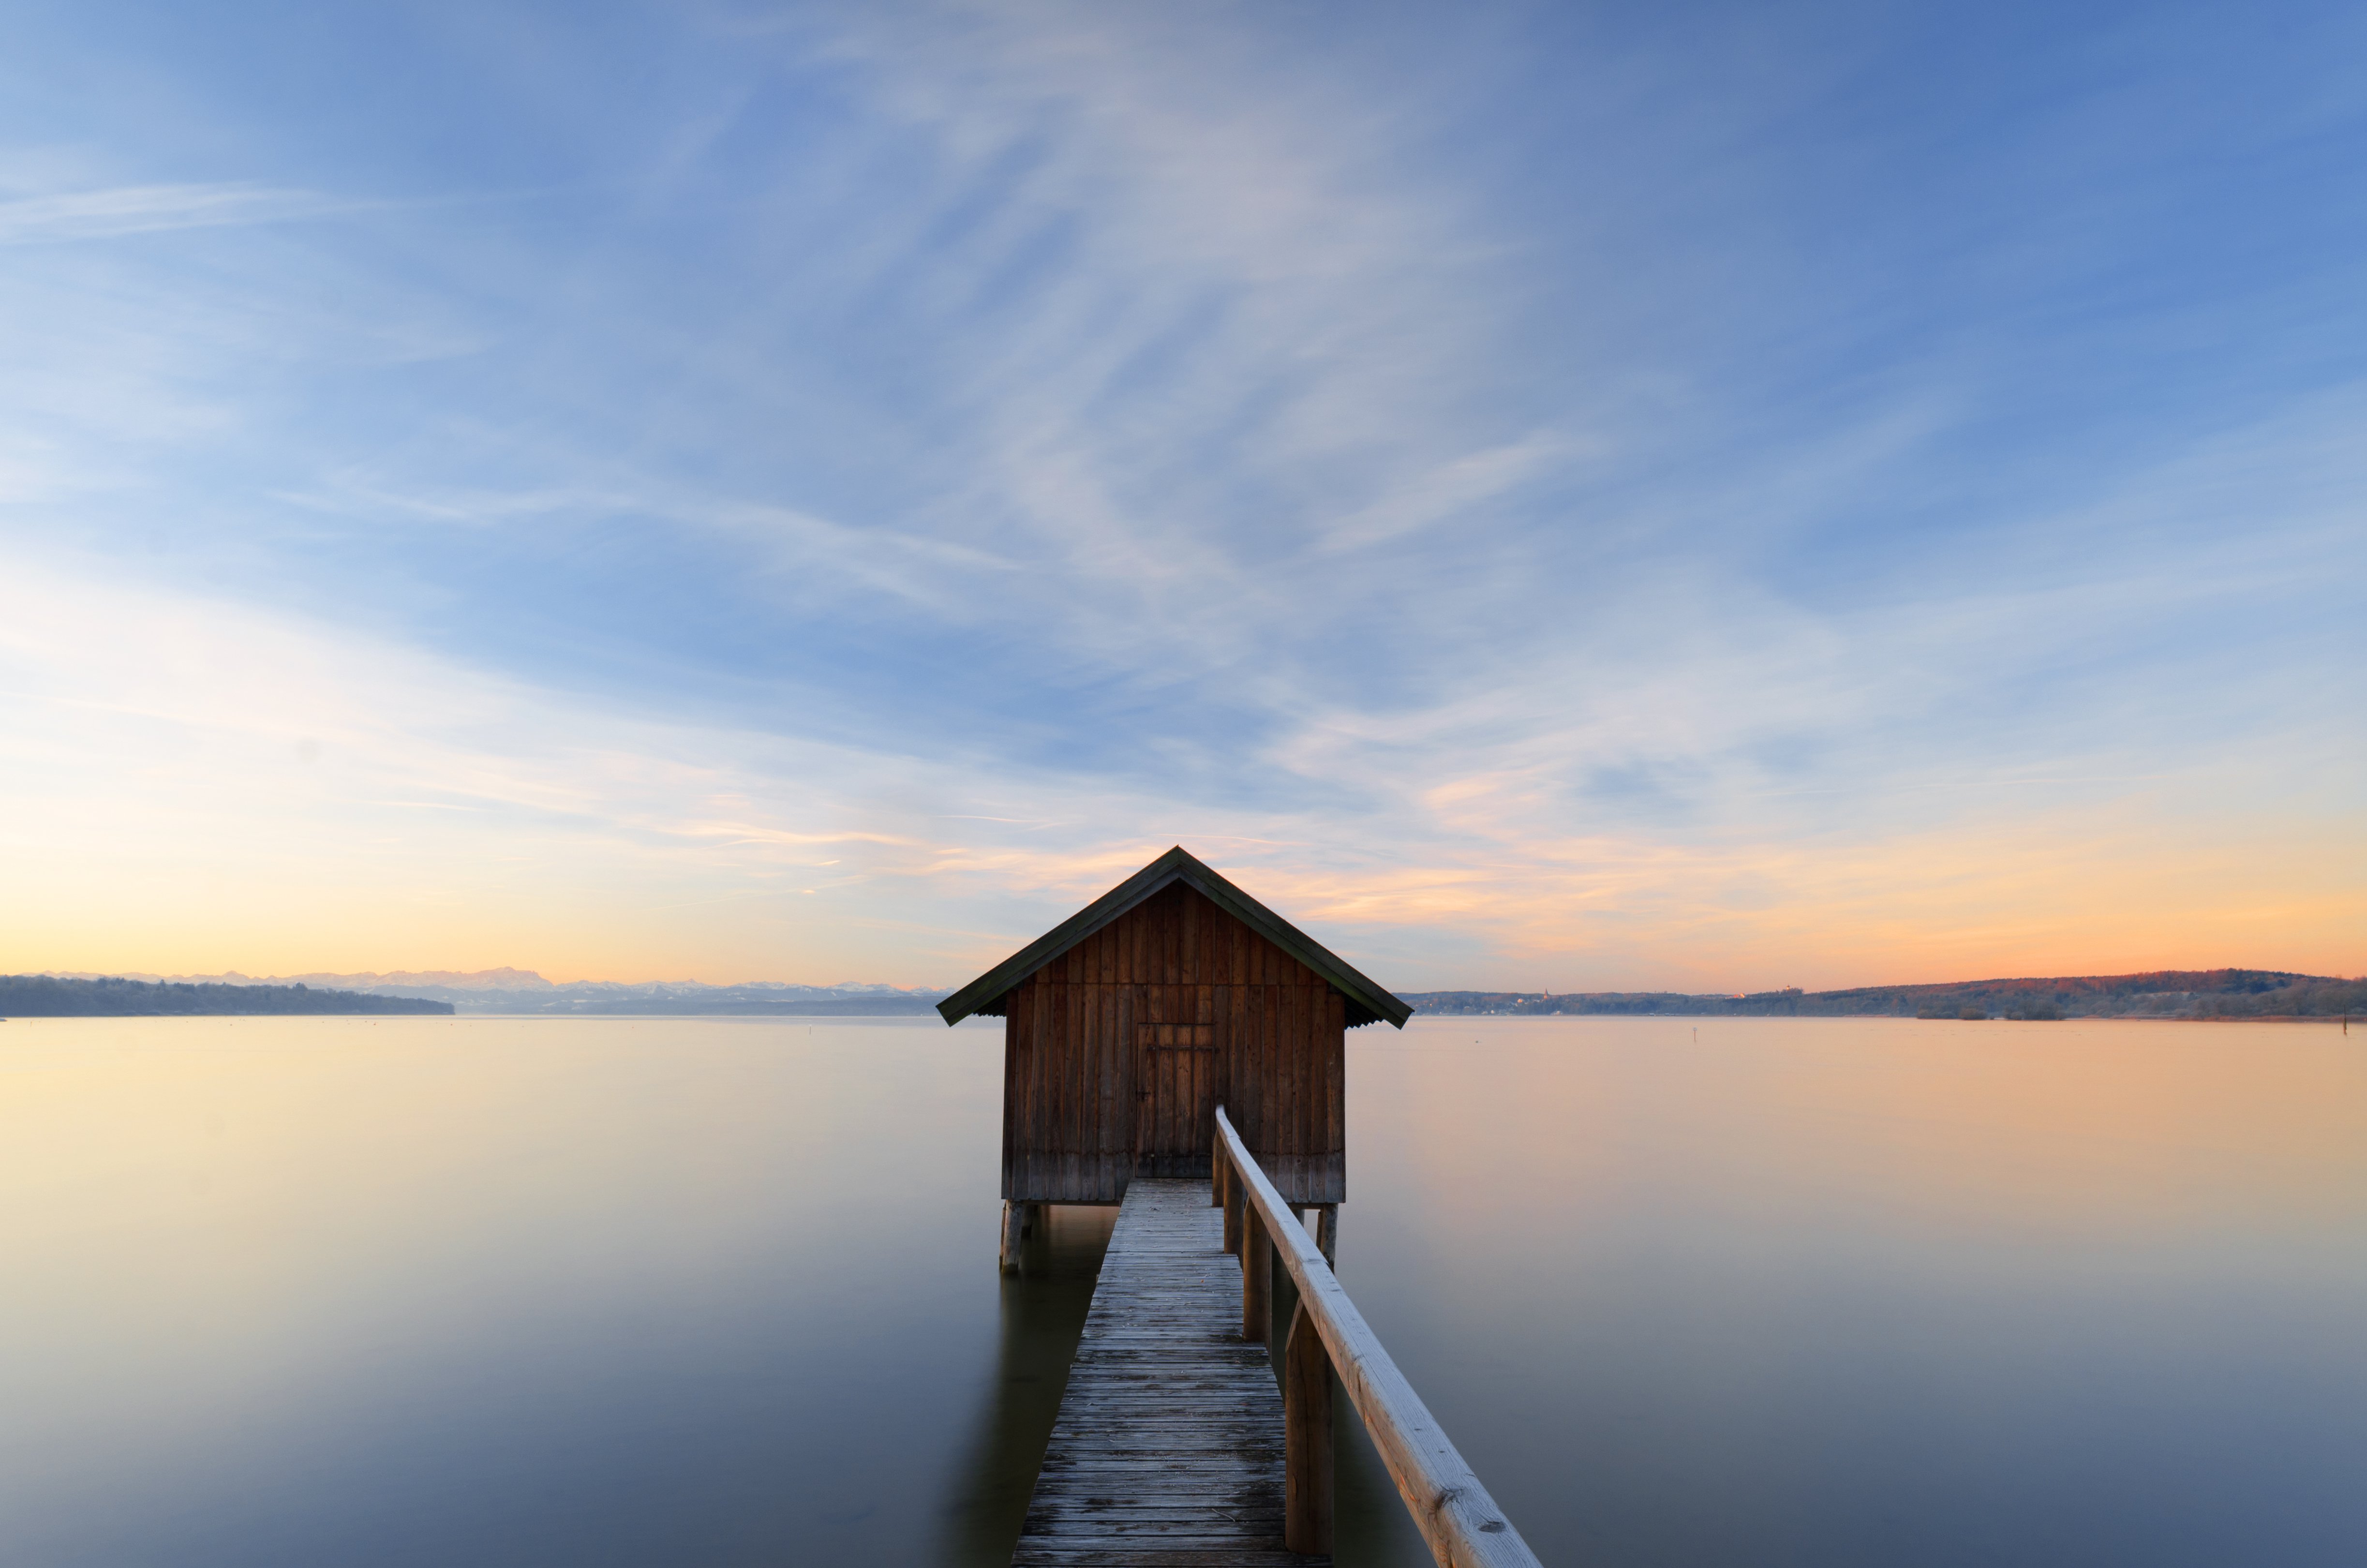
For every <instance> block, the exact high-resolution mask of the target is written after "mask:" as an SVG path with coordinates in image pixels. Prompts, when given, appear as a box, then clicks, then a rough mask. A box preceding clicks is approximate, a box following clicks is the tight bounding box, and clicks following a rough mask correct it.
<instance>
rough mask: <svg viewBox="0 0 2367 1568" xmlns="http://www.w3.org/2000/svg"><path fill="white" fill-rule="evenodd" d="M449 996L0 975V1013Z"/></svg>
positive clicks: (137, 1013) (118, 1014) (191, 1011)
mask: <svg viewBox="0 0 2367 1568" xmlns="http://www.w3.org/2000/svg"><path fill="white" fill-rule="evenodd" d="M451 1011H452V1004H451V1003H449V1002H430V1001H425V1000H423V999H420V998H417V997H412V996H368V995H364V994H362V993H360V992H358V991H315V990H313V989H312V988H311V986H308V985H190V984H185V983H176V982H174V981H169V980H167V981H160V982H157V983H154V984H151V983H147V982H145V981H140V980H118V979H113V978H102V979H95V980H61V979H59V978H57V977H56V976H54V975H47V974H8V975H0V1017H7V1018H155V1017H187V1016H192V1015H202V1016H211V1017H249V1016H260V1015H270V1014H275V1013H414V1014H415V1013H436V1014H445V1013H449V1012H451Z"/></svg>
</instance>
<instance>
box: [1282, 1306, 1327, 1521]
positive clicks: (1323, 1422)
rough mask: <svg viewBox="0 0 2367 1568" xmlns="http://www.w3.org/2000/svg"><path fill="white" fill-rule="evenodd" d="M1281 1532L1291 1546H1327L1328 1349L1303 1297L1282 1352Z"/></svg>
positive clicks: (1292, 1316) (1291, 1322)
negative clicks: (1324, 1345) (1325, 1347)
mask: <svg viewBox="0 0 2367 1568" xmlns="http://www.w3.org/2000/svg"><path fill="white" fill-rule="evenodd" d="M1282 1433H1283V1442H1282V1452H1283V1477H1282V1537H1283V1544H1284V1545H1285V1546H1286V1547H1288V1548H1289V1549H1290V1550H1291V1551H1298V1552H1305V1553H1308V1555H1310V1556H1319V1555H1322V1554H1325V1553H1328V1552H1329V1551H1331V1352H1330V1351H1328V1350H1326V1349H1324V1348H1323V1335H1322V1334H1321V1333H1320V1332H1319V1330H1318V1329H1317V1328H1316V1326H1315V1319H1314V1318H1313V1317H1311V1316H1310V1315H1308V1311H1307V1305H1306V1303H1305V1302H1304V1301H1302V1302H1300V1303H1299V1304H1298V1305H1297V1307H1295V1308H1293V1309H1292V1310H1291V1313H1290V1336H1289V1337H1288V1338H1287V1339H1285V1340H1284V1341H1283V1352H1282Z"/></svg>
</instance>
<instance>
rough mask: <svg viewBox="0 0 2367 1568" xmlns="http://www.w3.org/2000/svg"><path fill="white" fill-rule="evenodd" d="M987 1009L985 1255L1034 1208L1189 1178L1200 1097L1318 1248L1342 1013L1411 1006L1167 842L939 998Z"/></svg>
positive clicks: (1009, 1262)
mask: <svg viewBox="0 0 2367 1568" xmlns="http://www.w3.org/2000/svg"><path fill="white" fill-rule="evenodd" d="M937 1010H938V1012H940V1013H941V1014H943V1015H944V1016H945V1019H946V1022H947V1023H948V1024H954V1023H959V1022H960V1021H961V1020H962V1019H963V1018H965V1017H970V1016H972V1015H973V1014H984V1015H988V1016H991V1017H1001V1018H1002V1019H1003V1020H1004V1028H1003V1058H1002V1066H1003V1075H1002V1198H1003V1202H1004V1211H1003V1244H1002V1266H1003V1267H1005V1268H1012V1267H1016V1265H1017V1259H1018V1256H1019V1242H1020V1241H1021V1239H1022V1238H1023V1237H1024V1236H1025V1234H1026V1233H1028V1231H1029V1230H1031V1229H1032V1228H1033V1225H1034V1223H1035V1221H1036V1219H1037V1218H1038V1217H1039V1215H1040V1214H1041V1211H1042V1206H1044V1205H1046V1204H1054V1203H1093V1204H1115V1203H1122V1202H1123V1201H1124V1200H1125V1198H1126V1194H1127V1187H1128V1186H1129V1185H1130V1184H1131V1183H1132V1182H1133V1181H1134V1180H1135V1178H1136V1177H1138V1176H1142V1177H1150V1178H1160V1179H1170V1180H1179V1179H1180V1180H1199V1181H1206V1180H1207V1179H1208V1178H1209V1176H1210V1170H1211V1166H1210V1156H1211V1153H1212V1151H1213V1150H1214V1148H1215V1146H1216V1112H1217V1107H1218V1106H1220V1105H1221V1106H1223V1107H1225V1108H1226V1109H1227V1113H1228V1115H1229V1118H1230V1119H1231V1122H1232V1125H1233V1126H1234V1128H1235V1129H1236V1130H1237V1131H1239V1133H1240V1137H1241V1138H1242V1139H1243V1141H1244V1142H1247V1144H1248V1145H1249V1147H1250V1149H1251V1151H1252V1152H1253V1153H1255V1155H1256V1156H1257V1160H1258V1163H1259V1165H1261V1166H1263V1169H1264V1171H1265V1173H1266V1176H1267V1177H1268V1178H1269V1179H1270V1180H1271V1181H1272V1182H1273V1183H1274V1189H1275V1190H1276V1191H1277V1192H1279V1193H1280V1194H1281V1195H1282V1197H1283V1199H1284V1200H1285V1202H1287V1203H1289V1204H1290V1205H1291V1206H1292V1207H1293V1208H1294V1209H1312V1210H1317V1211H1318V1212H1319V1215H1320V1219H1319V1221H1318V1222H1319V1227H1320V1230H1321V1233H1322V1237H1321V1239H1322V1242H1323V1244H1324V1246H1325V1250H1326V1252H1327V1253H1328V1252H1329V1251H1330V1250H1331V1239H1332V1235H1333V1233H1336V1228H1337V1224H1338V1214H1339V1205H1340V1204H1341V1203H1342V1201H1343V1200H1345V1199H1346V1198H1347V1196H1348V1129H1347V1104H1346V1076H1347V1074H1346V1058H1347V1045H1346V1036H1347V1031H1348V1030H1349V1029H1352V1028H1357V1027H1359V1026H1361V1025H1365V1024H1371V1023H1378V1022H1381V1021H1383V1020H1387V1022H1388V1023H1390V1024H1392V1025H1394V1026H1396V1027H1398V1028H1404V1027H1405V1021H1406V1019H1407V1018H1408V1017H1410V1016H1411V1015H1412V1009H1411V1008H1410V1007H1408V1006H1406V1005H1405V1004H1404V1003H1403V1002H1400V1001H1399V1000H1398V999H1397V998H1396V997H1395V996H1392V995H1390V994H1388V993H1387V991H1385V990H1383V989H1382V988H1381V987H1380V986H1378V985H1376V984H1375V983H1373V982H1372V981H1371V980H1369V979H1367V978H1366V977H1365V975H1363V974H1362V973H1360V972H1358V971H1357V970H1356V969H1355V968H1354V967H1353V965H1351V964H1349V963H1348V962H1347V961H1346V960H1343V959H1342V958H1341V957H1340V956H1339V955H1337V954H1336V953H1333V952H1331V950H1330V949H1327V948H1325V947H1323V946H1322V944H1320V943H1319V942H1317V941H1315V940H1314V939H1313V938H1312V937H1308V935H1307V934H1306V933H1305V932H1303V931H1301V930H1299V929H1298V928H1297V926H1293V925H1291V924H1290V922H1288V921H1287V920H1285V919H1284V918H1283V917H1282V916H1280V915H1276V914H1275V913H1274V911H1273V910H1271V909H1268V908H1267V907H1266V906H1265V905H1264V904H1263V903H1259V902H1258V901H1257V900H1255V899H1253V898H1251V896H1250V895H1249V894H1247V893H1245V892H1242V891H1241V890H1240V888H1238V887H1235V886H1234V885H1233V884H1232V883H1231V882H1230V881H1227V880H1226V879H1225V878H1224V877H1222V876H1219V875H1218V874H1217V872H1216V871H1214V870H1212V869H1209V868H1208V867H1207V866H1206V865H1205V864H1203V863H1202V862H1201V861H1200V860H1198V859H1196V858H1194V857H1193V856H1192V855H1190V854H1188V853H1186V852H1185V851H1184V850H1183V848H1182V847H1181V846H1178V847H1176V848H1173V849H1171V850H1169V851H1168V852H1167V853H1166V854H1164V855H1161V857H1160V858H1158V859H1156V860H1153V861H1152V862H1151V863H1150V865H1148V866H1145V867H1144V868H1143V869H1141V870H1139V871H1138V872H1136V873H1135V874H1134V875H1133V876H1131V877H1129V878H1127V880H1126V881H1123V882H1121V883H1119V884H1118V885H1117V886H1116V887H1115V888H1112V889H1111V890H1110V891H1109V892H1106V893H1104V894H1103V895H1102V896H1101V897H1100V898H1098V899H1095V900H1094V901H1093V903H1090V904H1088V905H1086V906H1085V907H1084V908H1083V909H1082V910H1080V911H1078V912H1077V913H1076V914H1075V915H1071V916H1070V918H1069V919H1067V920H1065V921H1062V922H1061V923H1060V924H1059V926H1054V927H1053V928H1052V929H1051V930H1049V931H1048V932H1046V933H1045V934H1044V935H1043V936H1041V937H1037V938H1036V940H1035V941H1033V942H1031V943H1029V944H1028V945H1027V946H1026V947H1025V948H1023V949H1020V950H1019V951H1018V952H1016V953H1014V954H1013V955H1012V956H1011V957H1010V958H1009V959H1006V960H1003V961H1002V963H1000V964H998V965H996V966H995V967H994V968H993V969H991V970H989V971H987V972H986V973H984V974H982V975H980V976H979V978H978V979H976V980H974V981H972V982H970V983H969V984H968V985H966V986H964V987H962V988H961V989H960V990H959V991H957V992H956V993H954V994H952V995H951V996H948V997H946V999H945V1000H944V1001H943V1002H941V1003H939V1004H938V1005H937Z"/></svg>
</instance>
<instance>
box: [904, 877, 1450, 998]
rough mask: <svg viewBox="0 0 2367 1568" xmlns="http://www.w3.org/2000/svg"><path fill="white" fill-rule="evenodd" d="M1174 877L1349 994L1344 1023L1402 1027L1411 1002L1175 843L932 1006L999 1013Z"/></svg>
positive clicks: (1174, 880) (1170, 882)
mask: <svg viewBox="0 0 2367 1568" xmlns="http://www.w3.org/2000/svg"><path fill="white" fill-rule="evenodd" d="M1175 882H1182V883H1183V884H1184V885H1185V886H1187V887H1189V888H1191V889H1193V890H1194V891H1195V892H1198V893H1200V894H1201V895H1203V896H1204V897H1206V899H1207V900H1208V902H1209V903H1213V904H1215V905H1216V906H1217V908H1218V909H1221V910H1223V911H1224V912H1225V913H1226V914H1228V915H1231V916H1232V917H1233V918H1234V919H1236V920H1238V921H1240V923H1241V924H1242V925H1244V926H1248V927H1249V928H1250V929H1251V930H1252V931H1255V932H1256V933H1257V934H1258V935H1259V936H1261V937H1264V938H1265V939H1266V940H1267V941H1269V942H1272V943H1273V944H1274V946H1275V947H1277V948H1280V949H1282V950H1283V951H1284V952H1285V953H1288V954H1289V955H1290V956H1291V957H1292V958H1295V959H1297V960H1298V961H1299V962H1300V963H1303V964H1305V965H1306V966H1307V967H1308V968H1309V969H1311V970H1313V971H1315V972H1316V973H1318V974H1319V975H1321V976H1322V977H1323V979H1324V981H1325V983H1328V984H1329V985H1330V986H1331V988H1332V989H1333V990H1334V991H1337V992H1339V993H1340V994H1341V995H1342V996H1344V997H1346V998H1347V999H1348V1027H1349V1028H1356V1027H1357V1026H1359V1025H1361V1024H1372V1023H1378V1022H1380V1021H1381V1020H1382V1019H1384V1018H1386V1019H1387V1020H1388V1021H1389V1022H1390V1023H1391V1024H1394V1025H1395V1026H1397V1027H1398V1028H1405V1021H1406V1020H1407V1019H1408V1018H1410V1017H1413V1009H1412V1008H1411V1007H1409V1006H1406V1005H1405V1004H1404V1003H1402V1002H1400V1001H1399V1000H1398V999H1397V998H1396V997H1394V996H1392V995H1390V994H1388V993H1387V992H1386V991H1384V990H1382V989H1381V988H1380V987H1379V986H1377V985H1376V984H1374V983H1372V982H1371V981H1369V980H1367V979H1365V977H1364V976H1363V975H1361V974H1359V973H1357V972H1356V970H1355V968H1354V966H1353V965H1351V964H1350V963H1349V962H1348V961H1347V960H1345V959H1342V958H1341V957H1340V956H1339V955H1338V954H1336V953H1334V952H1332V951H1331V949H1329V948H1326V947H1324V946H1323V945H1322V944H1321V943H1320V942H1318V941H1317V940H1315V938H1313V937H1309V936H1308V934H1307V933H1306V932H1304V931H1301V930H1300V929H1299V928H1298V927H1297V926H1293V925H1292V924H1291V923H1290V922H1289V921H1287V920H1285V919H1284V918H1283V917H1282V916H1281V915H1276V914H1275V913H1274V911H1273V910H1271V909H1268V908H1267V907H1266V906H1265V905H1264V904H1262V903H1259V902H1258V901H1257V900H1255V899H1253V898H1251V896H1250V895H1249V894H1247V893H1245V892H1242V891H1241V890H1240V889H1239V888H1237V887H1235V886H1233V884H1232V883H1230V882H1229V881H1226V880H1225V879H1224V878H1222V877H1220V876H1218V875H1217V873H1216V872H1214V871H1212V870H1210V869H1208V868H1207V867H1206V866H1205V865H1203V864H1201V863H1200V861H1198V860H1197V859H1195V858H1193V857H1192V856H1191V855H1189V854H1187V853H1185V852H1184V850H1183V846H1181V845H1178V846H1176V847H1174V848H1172V849H1170V850H1169V851H1168V852H1167V853H1166V854H1164V855H1161V857H1160V858H1158V859H1156V860H1153V861H1152V862H1151V863H1150V865H1148V866H1145V867H1144V868H1143V869H1141V870H1139V871H1137V872H1136V873H1135V874H1134V875H1132V876H1130V877H1128V878H1127V880H1126V881H1122V882H1120V883H1118V885H1117V886H1116V887H1114V888H1112V889H1110V891H1109V892H1105V893H1104V894H1102V896H1101V897H1099V898H1097V899H1095V900H1093V903H1089V904H1087V905H1085V907H1084V908H1082V909H1081V910H1079V911H1077V913H1076V914H1074V915H1070V916H1069V918H1068V919H1066V920H1063V921H1062V922H1060V924H1059V925H1058V926H1053V927H1052V929H1050V930H1049V931H1047V932H1045V933H1044V934H1043V935H1042V936H1040V937H1036V939H1035V940H1034V941H1032V942H1030V943H1028V944H1027V945H1026V946H1025V947H1024V948H1022V949H1019V950H1018V951H1017V952H1015V953H1014V954H1012V955H1011V956H1010V957H1009V958H1007V959H1005V960H1002V962H1001V963H999V964H997V965H995V966H994V967H993V968H992V969H991V970H988V971H986V972H985V973H984V974H981V975H980V976H979V977H978V978H977V979H976V980H973V981H971V982H970V983H968V985H965V986H963V987H962V988H961V989H960V990H959V991H957V992H955V993H954V994H952V995H950V996H948V997H946V999H945V1000H944V1001H942V1002H940V1003H938V1004H937V1011H938V1012H940V1013H942V1014H944V1015H945V1019H946V1023H948V1024H957V1023H959V1022H961V1021H962V1020H963V1019H964V1018H967V1017H969V1016H970V1015H971V1014H972V1013H985V1014H987V1015H989V1016H991V1017H1002V1008H1003V1002H1002V999H1003V997H1005V996H1006V995H1008V994H1010V993H1011V991H1012V990H1013V989H1014V987H1015V986H1017V985H1018V983H1020V982H1021V981H1023V980H1025V979H1026V978H1027V977H1028V976H1029V975H1031V974H1034V973H1035V972H1036V971H1037V970H1039V969H1042V968H1043V967H1044V966H1045V965H1046V964H1048V963H1050V962H1051V961H1052V960H1054V959H1057V958H1059V956H1060V955H1061V954H1062V953H1065V952H1067V951H1068V950H1069V949H1070V948H1073V947H1075V946H1076V945H1077V944H1078V943H1079V942H1082V941H1083V940H1084V939H1085V938H1086V937H1090V936H1092V935H1093V933H1094V932H1096V931H1098V930H1100V929H1101V928H1102V927H1103V926H1107V925H1109V924H1110V923H1111V922H1112V921H1115V920H1116V919H1118V918H1119V917H1121V916H1122V915H1126V914H1127V912H1129V911H1130V910H1133V909H1135V908H1136V907H1138V905H1140V904H1142V903H1144V902H1146V901H1147V900H1149V899H1150V896H1151V895H1152V894H1153V893H1156V892H1160V891H1161V890H1162V889H1164V888H1166V887H1168V886H1170V885H1171V884H1172V883H1175Z"/></svg>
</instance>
